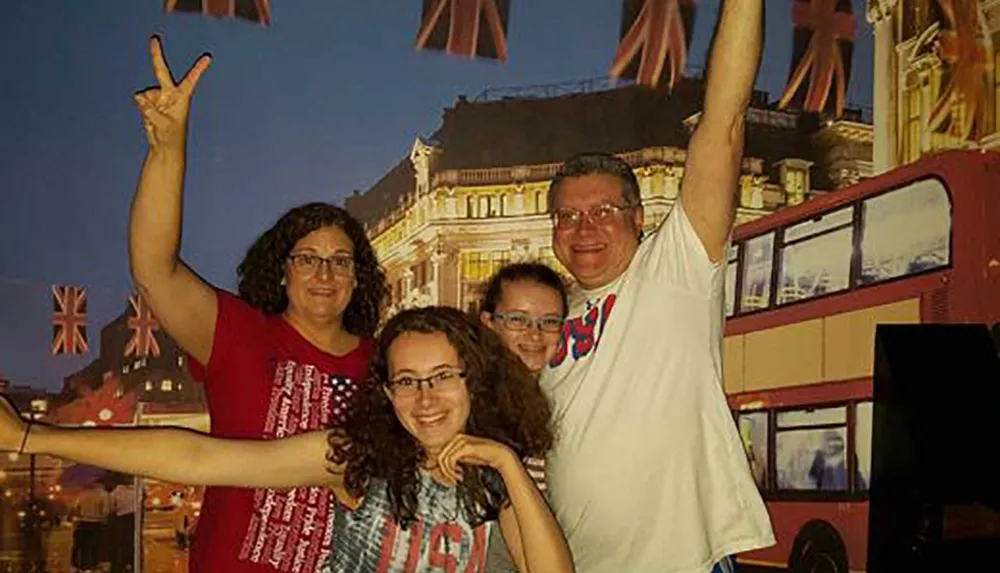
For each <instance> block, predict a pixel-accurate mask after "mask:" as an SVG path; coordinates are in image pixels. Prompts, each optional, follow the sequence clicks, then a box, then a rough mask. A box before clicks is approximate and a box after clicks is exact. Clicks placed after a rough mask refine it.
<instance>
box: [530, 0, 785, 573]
mask: <svg viewBox="0 0 1000 573" xmlns="http://www.w3.org/2000/svg"><path fill="white" fill-rule="evenodd" d="M762 12H763V0H725V2H724V3H723V6H722V8H721V15H720V20H719V26H718V28H717V31H716V35H715V39H714V44H713V48H712V52H711V55H710V57H709V68H708V79H707V86H706V96H705V105H704V110H703V113H702V115H701V118H700V121H699V123H698V127H697V128H696V129H695V131H694V133H693V134H692V137H691V142H690V145H689V150H688V156H687V161H686V163H685V176H684V180H683V183H682V185H681V191H680V197H679V199H678V201H677V203H676V204H675V205H674V208H673V211H672V212H671V213H670V214H669V215H668V217H667V218H666V220H664V222H663V223H662V224H661V225H660V227H659V228H658V229H657V230H656V231H655V232H654V233H652V234H651V235H650V236H648V237H645V238H643V236H642V225H643V210H642V204H641V201H640V195H639V186H638V183H637V181H636V178H635V175H634V174H633V173H632V170H631V168H630V167H629V166H628V165H626V164H625V163H624V162H622V161H620V160H618V159H617V158H614V157H611V156H607V155H601V154H586V155H580V156H577V157H574V158H572V159H570V160H569V161H567V162H566V163H565V164H563V166H562V167H561V169H560V170H559V172H558V173H557V174H556V176H555V177H554V179H553V180H552V185H551V187H550V189H549V206H550V207H549V208H550V211H551V216H552V221H553V230H552V242H553V248H554V251H555V254H556V256H557V257H558V259H559V261H560V262H561V263H562V264H563V265H564V266H565V267H566V268H567V269H568V270H569V271H570V272H571V273H572V274H573V276H574V277H575V278H576V281H577V283H578V286H579V289H578V290H577V292H576V293H574V295H573V296H572V297H571V300H570V312H569V319H568V320H567V322H566V326H565V327H564V329H563V340H562V343H561V345H560V347H559V350H558V352H557V354H556V356H555V358H554V359H553V360H552V362H551V363H550V368H549V369H548V370H547V371H546V373H545V374H544V375H543V378H542V386H543V388H544V389H545V390H546V391H548V392H549V394H550V396H551V397H552V399H553V401H554V403H555V417H556V424H557V427H558V428H559V437H558V440H557V443H556V446H555V448H554V451H553V453H552V455H551V457H550V459H549V461H548V464H549V465H548V468H549V479H550V491H551V496H552V498H551V499H552V504H553V508H554V510H555V512H556V516H557V517H558V519H559V521H560V522H561V524H562V526H563V529H564V530H565V532H566V535H567V537H568V540H569V543H570V547H571V549H572V552H573V556H574V561H575V563H576V568H577V571H579V572H580V573H604V572H608V573H611V572H615V573H617V572H626V571H627V572H628V573H703V572H707V571H721V572H726V571H731V570H732V569H733V567H734V561H733V556H734V555H735V554H736V553H740V552H743V551H748V550H752V549H757V548H760V547H765V546H768V545H771V544H772V543H774V537H773V534H772V531H771V526H770V522H769V519H768V515H767V511H766V509H765V507H764V504H763V502H762V500H761V498H760V495H759V493H758V491H757V488H756V486H755V484H754V481H753V478H752V477H751V474H750V471H749V467H748V465H747V460H746V456H745V454H744V452H743V449H742V445H741V442H740V438H739V434H738V433H737V431H736V428H735V425H734V424H733V420H732V417H731V415H730V412H729V409H728V406H727V404H726V400H725V396H724V395H723V391H722V383H721V379H722V363H721V343H722V328H723V316H724V315H723V305H722V301H723V291H724V283H725V262H726V252H727V249H728V246H729V238H730V233H731V231H732V227H733V222H734V218H735V202H736V201H735V194H736V190H737V182H738V178H739V175H740V171H741V160H742V156H743V145H744V125H745V114H746V111H747V107H748V104H749V100H750V95H751V93H752V89H753V83H754V77H755V75H756V71H757V66H758V63H759V59H760V52H761V40H762V38H761V36H762V16H763V14H762Z"/></svg>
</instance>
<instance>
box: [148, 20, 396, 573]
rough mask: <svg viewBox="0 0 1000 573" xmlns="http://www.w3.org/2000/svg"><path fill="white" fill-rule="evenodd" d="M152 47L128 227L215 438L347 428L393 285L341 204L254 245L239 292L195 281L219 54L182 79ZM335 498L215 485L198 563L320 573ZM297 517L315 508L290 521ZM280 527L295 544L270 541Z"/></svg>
mask: <svg viewBox="0 0 1000 573" xmlns="http://www.w3.org/2000/svg"><path fill="white" fill-rule="evenodd" d="M150 49H151V51H152V57H153V70H154V72H155V74H156V79H157V81H158V84H159V85H158V86H157V87H153V88H150V89H147V90H144V91H142V92H140V93H139V94H137V95H136V98H135V99H136V103H137V104H138V107H139V111H140V113H141V116H142V119H143V123H144V125H145V128H146V135H147V138H148V141H149V152H148V154H147V156H146V160H145V164H144V165H143V169H142V176H141V179H140V181H139V186H138V190H137V191H136V194H135V198H134V200H133V203H132V212H131V220H130V225H129V255H130V263H131V269H132V276H133V278H134V280H135V283H136V287H137V290H138V291H139V293H140V294H141V295H142V298H143V300H144V301H146V303H147V304H148V305H149V306H150V308H151V309H152V311H153V313H154V314H155V315H156V318H157V319H158V320H159V322H160V324H161V325H162V327H163V329H164V330H165V331H166V332H167V334H169V335H170V336H171V338H173V339H174V340H175V341H176V342H177V343H178V345H180V347H181V348H182V349H183V350H184V351H185V352H186V353H187V354H188V356H189V357H190V360H189V365H190V367H191V371H192V374H194V376H195V378H198V379H200V380H201V381H203V382H204V383H205V386H206V392H205V393H206V396H207V400H208V409H209V413H210V415H211V421H212V423H211V427H212V433H213V434H214V435H217V436H222V437H227V438H281V437H284V436H289V435H292V434H297V433H301V432H304V431H308V430H318V429H323V428H329V427H332V426H336V425H338V424H342V423H343V422H344V420H345V417H346V414H347V404H348V402H349V401H350V399H351V396H352V395H353V394H354V393H356V392H357V391H358V389H359V387H360V383H361V382H362V380H363V379H364V376H365V372H366V371H367V368H368V361H369V358H370V356H371V353H372V349H373V342H372V339H371V338H372V336H373V335H374V332H375V328H376V326H377V325H378V323H379V312H380V307H381V303H382V300H383V298H384V296H385V294H386V286H385V277H384V275H383V273H382V271H381V270H380V269H379V266H378V263H377V261H376V259H375V254H374V252H373V250H372V247H371V245H370V244H369V242H368V239H367V238H366V236H365V233H364V229H363V227H362V226H361V224H360V223H358V222H357V221H356V220H355V219H354V218H352V217H351V216H350V215H348V214H347V212H345V211H344V210H343V209H340V208H338V207H335V206H333V205H328V204H325V203H310V204H307V205H303V206H300V207H296V208H294V209H292V210H290V211H289V212H288V213H286V214H285V215H284V216H282V217H281V218H280V219H279V220H278V222H277V223H275V224H274V226H272V227H271V228H270V229H268V230H267V231H265V232H264V234H263V235H261V236H260V238H258V239H257V240H256V242H254V244H253V245H252V246H251V247H250V249H249V250H248V251H247V254H246V258H245V259H244V260H243V262H242V263H240V265H239V267H238V269H237V275H238V279H239V285H238V296H233V295H231V294H229V293H227V292H224V291H222V290H218V289H216V288H214V287H212V285H209V284H208V283H206V282H204V281H203V280H202V279H201V278H200V277H198V275H197V274H195V273H194V272H193V271H192V270H191V269H189V268H188V267H187V266H186V265H185V264H184V262H183V261H181V260H180V258H179V256H178V251H179V247H180V235H181V204H182V197H183V182H184V165H185V146H186V140H187V120H188V109H189V106H190V101H191V96H192V93H193V91H194V87H195V85H196V84H197V82H198V80H199V78H200V77H201V75H202V73H203V72H204V71H205V70H206V69H207V67H208V63H209V59H208V57H207V56H203V57H202V58H201V59H199V60H198V62H197V63H196V64H195V65H194V67H193V68H192V69H191V70H190V71H189V72H188V74H187V76H186V77H185V78H184V79H183V80H182V81H181V82H180V83H175V82H174V80H173V78H172V77H171V74H170V70H169V69H168V67H167V63H166V61H165V60H164V57H163V51H162V48H161V46H160V42H159V40H158V39H157V38H155V37H154V38H152V40H151V46H150ZM331 499H332V498H331V497H330V493H329V492H328V490H326V489H323V488H312V489H310V488H303V489H299V490H296V491H294V492H292V493H291V494H285V493H279V492H276V491H274V490H258V491H254V490H248V489H235V488H209V489H208V490H207V491H206V493H205V499H204V505H203V508H202V511H201V515H200V519H199V523H198V535H197V536H196V537H195V542H194V546H193V547H192V551H191V557H190V569H191V571H192V573H203V572H215V571H226V572H227V573H279V572H288V571H291V570H292V567H293V564H292V563H291V562H290V561H288V560H287V559H284V558H283V555H285V553H283V551H284V548H287V547H306V549H305V550H303V552H302V554H301V555H296V560H297V561H296V564H295V568H296V569H295V570H300V569H301V570H303V571H310V570H315V569H316V568H317V567H318V565H319V564H320V563H322V562H323V561H325V559H326V556H327V554H328V553H329V550H330V536H331V531H330V529H331V528H332V526H333V524H332V521H330V520H326V519H325V518H324V516H325V514H326V512H327V510H328V508H329V506H330V502H331ZM275 504H280V505H281V506H282V507H283V508H284V509H283V512H275V511H273V507H274V506H275ZM290 513H291V514H295V515H308V516H310V517H309V518H308V519H305V518H301V519H300V518H297V519H295V520H293V521H292V522H291V523H289V522H287V521H286V520H285V519H284V515H287V514H290ZM278 529H281V530H282V531H283V532H284V533H283V536H284V537H283V539H284V543H285V545H284V546H276V545H275V544H274V543H273V542H272V541H271V540H270V539H269V538H268V535H269V534H270V533H271V532H273V531H276V530H278ZM298 560H301V563H298Z"/></svg>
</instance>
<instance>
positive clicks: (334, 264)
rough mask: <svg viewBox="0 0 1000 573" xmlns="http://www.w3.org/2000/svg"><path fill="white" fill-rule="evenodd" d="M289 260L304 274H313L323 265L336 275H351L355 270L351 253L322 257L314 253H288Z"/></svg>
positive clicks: (293, 266)
mask: <svg viewBox="0 0 1000 573" xmlns="http://www.w3.org/2000/svg"><path fill="white" fill-rule="evenodd" d="M288 260H289V261H290V262H291V264H292V268H293V269H295V270H296V271H298V272H300V273H302V274H313V273H315V272H317V271H319V269H320V267H322V266H323V265H326V268H327V269H328V270H329V271H330V272H331V273H333V274H335V275H350V274H351V273H353V272H354V258H353V257H351V256H349V255H333V256H330V257H321V256H319V255H314V254H312V253H296V254H291V255H288Z"/></svg>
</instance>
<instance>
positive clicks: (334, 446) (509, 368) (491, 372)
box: [329, 307, 554, 527]
mask: <svg viewBox="0 0 1000 573" xmlns="http://www.w3.org/2000/svg"><path fill="white" fill-rule="evenodd" d="M405 332H420V333H434V332H441V333H443V334H444V335H445V336H446V337H447V338H448V341H449V342H450V343H451V344H452V346H454V348H455V349H456V351H457V353H458V356H459V360H460V361H461V362H462V366H463V368H464V369H465V373H466V374H465V384H466V387H467V388H468V391H469V399H470V408H469V419H468V422H467V423H466V427H465V433H467V434H469V435H471V436H476V437H480V438H487V439H490V440H494V441H496V442H499V443H502V444H505V445H507V446H508V447H510V448H511V449H512V450H514V452H515V453H516V454H517V455H518V457H520V458H524V457H528V456H542V455H544V454H545V453H546V452H547V451H548V450H549V449H550V448H551V447H552V442H553V439H554V436H553V429H552V408H551V406H550V404H549V401H548V399H547V398H546V396H545V394H543V393H542V390H541V388H540V387H539V386H538V381H537V379H536V378H535V377H534V376H532V374H531V372H529V371H528V368H527V367H526V366H525V365H524V364H523V363H522V362H521V360H520V359H519V358H517V356H515V355H514V354H513V353H511V352H510V351H509V350H507V348H506V347H505V346H504V345H503V342H502V341H501V340H500V338H499V337H498V336H497V335H496V334H495V333H494V332H493V331H492V330H490V329H488V328H486V327H485V326H483V325H481V324H480V323H479V322H477V321H476V320H474V319H472V318H471V317H470V316H468V315H467V314H465V313H463V312H462V311H460V310H457V309H454V308H449V307H425V308H417V309H410V310H404V311H402V312H400V313H399V314H397V315H396V316H394V317H393V318H391V319H389V321H388V322H387V323H386V325H385V328H384V329H383V330H382V332H381V333H380V334H379V338H378V341H377V344H376V349H375V355H374V356H373V357H372V361H371V369H370V372H369V377H368V383H367V384H366V386H365V391H363V392H361V393H359V394H358V395H356V398H357V399H356V401H355V402H354V403H353V404H352V407H351V410H350V414H349V415H348V418H347V422H346V424H345V425H344V428H343V434H341V433H340V432H339V431H338V432H336V433H331V437H330V446H331V449H330V454H329V457H330V459H331V460H332V461H333V462H334V463H337V464H345V469H344V485H345V489H346V490H347V491H348V492H349V493H350V494H351V495H353V496H355V497H361V496H362V495H364V493H365V491H366V490H367V489H368V486H369V484H370V483H371V480H372V479H381V480H385V481H386V482H387V484H386V485H387V490H388V493H389V501H390V504H391V507H392V513H393V516H394V517H395V519H396V521H397V523H399V524H401V525H402V526H403V527H407V526H408V524H409V523H411V522H412V521H413V520H414V519H415V514H416V510H417V491H418V488H419V487H420V485H419V479H420V478H419V470H420V467H421V464H422V463H423V462H424V461H425V459H426V455H425V453H424V451H423V449H422V448H421V447H420V444H419V443H418V442H417V441H416V440H415V439H414V438H413V436H411V435H410V433H409V432H407V431H406V428H404V427H403V425H402V423H401V422H400V421H399V419H398V418H397V417H396V414H395V411H394V410H393V407H392V402H391V401H390V400H389V397H388V396H387V394H386V392H385V389H387V388H388V384H389V379H390V372H389V364H388V362H387V356H388V352H389V347H390V346H391V345H392V343H393V341H395V340H396V338H398V337H399V336H400V335H401V334H403V333H405ZM344 438H346V439H344ZM491 472H492V470H490V469H488V468H480V467H475V466H471V465H465V464H463V467H462V476H463V477H462V482H461V483H460V484H459V485H458V498H459V500H460V506H461V508H462V511H463V512H464V514H465V515H466V516H467V518H468V519H469V521H470V522H471V523H473V524H476V523H481V522H482V521H484V520H490V519H495V518H496V515H497V514H498V512H499V510H500V508H501V507H502V506H504V505H506V504H507V503H508V499H509V498H508V497H507V492H506V489H505V488H503V487H502V486H500V485H499V484H500V483H501V482H500V481H499V480H498V479H497V476H496V474H495V473H492V474H491Z"/></svg>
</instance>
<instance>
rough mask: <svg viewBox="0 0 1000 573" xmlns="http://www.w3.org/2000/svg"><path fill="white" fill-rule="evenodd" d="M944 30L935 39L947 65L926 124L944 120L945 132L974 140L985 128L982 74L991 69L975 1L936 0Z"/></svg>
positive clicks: (987, 34) (936, 125)
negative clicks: (937, 95) (946, 72)
mask: <svg viewBox="0 0 1000 573" xmlns="http://www.w3.org/2000/svg"><path fill="white" fill-rule="evenodd" d="M937 3H938V5H939V6H940V7H941V14H942V16H943V19H944V22H943V23H944V24H945V28H944V29H943V30H942V31H941V32H940V35H939V36H938V53H939V54H940V56H941V59H942V60H943V61H944V62H945V63H946V64H948V74H947V75H946V76H945V77H942V81H941V84H942V89H941V91H940V94H941V95H940V96H939V97H938V100H937V102H936V103H935V104H934V109H933V110H932V111H931V114H930V118H929V119H928V122H927V128H928V129H929V130H932V131H933V130H937V129H939V128H941V127H942V126H943V125H944V124H945V121H946V120H950V121H948V133H949V134H951V135H953V136H955V137H957V138H959V139H965V140H967V139H970V138H971V139H978V138H979V135H981V132H982V131H983V129H984V128H985V127H986V125H985V122H986V109H987V107H988V106H989V98H990V97H991V96H990V89H989V85H988V79H987V75H986V72H987V71H988V70H989V69H991V68H992V67H993V54H992V46H991V45H990V44H989V43H988V42H987V41H986V40H987V39H988V38H989V37H990V32H989V30H988V29H986V26H985V23H986V18H985V17H984V15H983V13H982V8H981V5H980V3H979V2H978V0H937Z"/></svg>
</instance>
